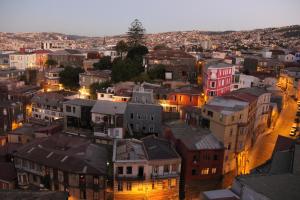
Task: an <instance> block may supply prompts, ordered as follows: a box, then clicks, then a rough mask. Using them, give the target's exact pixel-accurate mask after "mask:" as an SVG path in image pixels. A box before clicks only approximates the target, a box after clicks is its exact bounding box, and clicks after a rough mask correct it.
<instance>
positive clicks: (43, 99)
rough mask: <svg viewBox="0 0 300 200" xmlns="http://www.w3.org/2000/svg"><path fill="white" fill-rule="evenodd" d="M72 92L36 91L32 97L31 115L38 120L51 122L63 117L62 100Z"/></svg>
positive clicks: (65, 99)
mask: <svg viewBox="0 0 300 200" xmlns="http://www.w3.org/2000/svg"><path fill="white" fill-rule="evenodd" d="M72 95H74V93H72V92H67V91H57V92H43V93H38V94H36V95H35V96H34V97H33V98H32V100H31V101H32V117H33V118H35V119H38V120H43V121H47V122H52V121H54V120H58V119H63V118H64V113H63V102H64V101H67V100H68V99H67V97H68V96H72Z"/></svg>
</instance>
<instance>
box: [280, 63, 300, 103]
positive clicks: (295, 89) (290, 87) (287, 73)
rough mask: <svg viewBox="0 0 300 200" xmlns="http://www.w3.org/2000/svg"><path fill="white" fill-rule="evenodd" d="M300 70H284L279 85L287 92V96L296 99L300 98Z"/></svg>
mask: <svg viewBox="0 0 300 200" xmlns="http://www.w3.org/2000/svg"><path fill="white" fill-rule="evenodd" d="M299 78H300V68H299V67H288V68H285V69H282V70H281V72H280V77H279V81H278V84H279V86H280V87H281V88H282V89H283V90H285V91H286V93H287V95H290V96H294V97H295V98H299V97H300V87H299Z"/></svg>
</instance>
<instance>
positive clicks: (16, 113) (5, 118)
mask: <svg viewBox="0 0 300 200" xmlns="http://www.w3.org/2000/svg"><path fill="white" fill-rule="evenodd" d="M23 113H24V111H23V104H22V103H21V102H19V101H9V100H6V101H0V133H2V134H3V133H6V132H8V131H11V130H14V129H16V128H18V127H20V126H22V123H23V122H24V119H25V118H24V114H23Z"/></svg>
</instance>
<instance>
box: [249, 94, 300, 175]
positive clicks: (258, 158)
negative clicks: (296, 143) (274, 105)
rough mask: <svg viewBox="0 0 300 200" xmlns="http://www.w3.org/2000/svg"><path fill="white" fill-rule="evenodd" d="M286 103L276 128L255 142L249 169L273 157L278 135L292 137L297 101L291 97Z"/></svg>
mask: <svg viewBox="0 0 300 200" xmlns="http://www.w3.org/2000/svg"><path fill="white" fill-rule="evenodd" d="M286 104H287V105H286V107H285V108H283V109H282V111H281V113H280V115H279V118H278V120H277V122H276V125H275V128H274V130H273V131H272V132H271V133H270V134H267V135H262V136H260V137H259V138H258V139H257V141H256V143H255V144H254V147H253V149H252V150H251V151H250V153H249V163H248V165H247V171H249V170H251V169H253V168H255V167H257V166H259V165H261V164H263V163H264V162H266V161H267V160H268V159H269V158H270V157H271V155H272V152H273V149H274V146H275V143H276V140H277V136H278V135H283V136H286V137H290V136H289V133H290V130H291V127H292V124H293V122H294V119H295V116H296V111H297V103H296V101H294V100H293V99H292V98H290V97H289V98H288V99H287V102H286Z"/></svg>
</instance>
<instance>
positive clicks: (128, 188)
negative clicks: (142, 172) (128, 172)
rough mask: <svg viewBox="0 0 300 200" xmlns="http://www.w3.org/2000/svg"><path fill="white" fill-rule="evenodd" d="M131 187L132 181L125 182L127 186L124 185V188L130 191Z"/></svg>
mask: <svg viewBox="0 0 300 200" xmlns="http://www.w3.org/2000/svg"><path fill="white" fill-rule="evenodd" d="M131 187H132V183H131V182H127V187H126V189H127V190H128V191H131Z"/></svg>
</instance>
